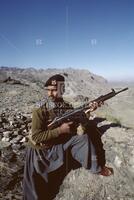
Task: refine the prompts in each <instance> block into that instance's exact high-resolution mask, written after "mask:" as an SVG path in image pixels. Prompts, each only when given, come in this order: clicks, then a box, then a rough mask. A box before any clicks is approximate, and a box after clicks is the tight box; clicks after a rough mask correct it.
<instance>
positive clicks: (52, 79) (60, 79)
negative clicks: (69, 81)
mask: <svg viewBox="0 0 134 200" xmlns="http://www.w3.org/2000/svg"><path fill="white" fill-rule="evenodd" d="M64 81H65V78H64V76H62V75H60V74H55V75H54V76H51V77H50V78H49V79H48V80H47V81H46V83H45V84H44V86H45V87H47V86H49V85H51V86H57V82H64Z"/></svg>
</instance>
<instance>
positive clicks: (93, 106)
mask: <svg viewBox="0 0 134 200" xmlns="http://www.w3.org/2000/svg"><path fill="white" fill-rule="evenodd" d="M103 104H104V103H103V102H102V101H101V102H99V103H97V102H95V101H94V102H91V103H90V104H89V107H90V108H89V109H87V110H86V111H85V113H88V112H93V111H95V110H96V109H97V108H98V107H100V106H101V105H103Z"/></svg>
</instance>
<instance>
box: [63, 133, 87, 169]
mask: <svg viewBox="0 0 134 200" xmlns="http://www.w3.org/2000/svg"><path fill="white" fill-rule="evenodd" d="M63 148H64V151H66V150H67V149H69V148H70V149H71V154H72V157H73V158H74V159H75V160H77V161H78V162H79V163H80V164H81V165H82V166H83V167H85V168H86V169H88V168H90V146H89V141H88V136H87V134H84V135H75V136H73V137H71V139H70V140H69V141H67V142H66V143H65V144H64V145H63Z"/></svg>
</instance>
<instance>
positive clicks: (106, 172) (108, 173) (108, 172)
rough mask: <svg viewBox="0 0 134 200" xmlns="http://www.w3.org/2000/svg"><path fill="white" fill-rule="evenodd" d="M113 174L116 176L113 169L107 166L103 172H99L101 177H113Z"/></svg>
mask: <svg viewBox="0 0 134 200" xmlns="http://www.w3.org/2000/svg"><path fill="white" fill-rule="evenodd" d="M113 174H114V170H113V168H111V167H106V166H104V167H103V168H102V170H101V171H100V172H99V175H102V176H111V175H113Z"/></svg>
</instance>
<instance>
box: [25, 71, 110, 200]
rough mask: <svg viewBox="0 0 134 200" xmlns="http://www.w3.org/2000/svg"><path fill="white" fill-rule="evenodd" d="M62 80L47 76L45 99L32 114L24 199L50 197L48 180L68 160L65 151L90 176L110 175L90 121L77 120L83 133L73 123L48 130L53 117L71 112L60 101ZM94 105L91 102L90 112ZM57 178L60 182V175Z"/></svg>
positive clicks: (62, 86) (65, 104)
mask: <svg viewBox="0 0 134 200" xmlns="http://www.w3.org/2000/svg"><path fill="white" fill-rule="evenodd" d="M64 81H65V80H64V77H63V76H62V75H60V74H56V75H54V76H52V77H50V78H49V79H48V80H47V82H46V83H45V87H46V89H47V94H48V97H47V98H46V99H45V101H44V102H43V103H42V102H41V103H40V105H39V107H38V108H36V109H35V110H34V111H33V115H32V133H31V135H30V136H29V146H28V148H27V154H26V162H25V169H24V182H23V188H24V199H25V200H36V199H38V200H41V199H42V200H45V199H46V200H49V199H52V198H54V196H53V195H50V190H51V189H52V188H51V184H50V183H49V177H50V175H51V174H53V173H56V172H57V170H58V169H60V168H62V166H64V164H65V163H67V162H69V160H68V159H69V158H68V157H67V156H65V152H67V151H68V150H69V151H70V153H71V156H72V158H73V159H74V160H76V161H77V162H78V163H79V164H80V166H82V167H84V168H86V169H88V170H89V171H90V172H91V173H97V174H101V175H104V176H109V175H111V174H112V169H111V168H108V167H106V166H105V151H104V149H103V144H102V142H101V136H100V134H99V132H98V130H97V128H96V127H95V126H94V124H93V123H92V121H91V120H88V118H86V120H85V118H83V120H81V125H82V127H83V130H84V134H79V135H78V134H77V128H78V125H79V124H77V123H75V122H74V121H71V122H66V123H62V124H61V125H59V126H58V127H56V128H53V129H51V128H49V127H50V124H51V122H52V120H53V119H54V118H55V117H58V116H61V115H62V114H64V113H65V112H68V111H71V110H73V107H72V105H71V104H69V103H68V102H66V101H64V99H63V93H64ZM97 106H98V105H97ZM97 106H96V103H93V105H92V110H94V109H96V107H97ZM86 115H87V113H86ZM85 121H86V123H85ZM66 155H68V154H66ZM65 168H66V167H65ZM67 171H68V170H67ZM58 178H59V179H60V176H59V177H58ZM55 183H56V180H55Z"/></svg>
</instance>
